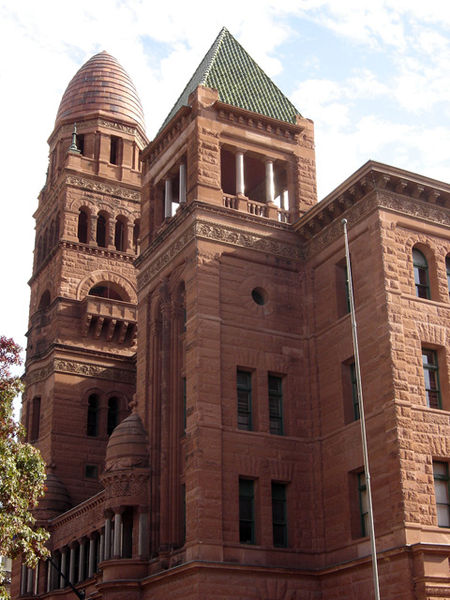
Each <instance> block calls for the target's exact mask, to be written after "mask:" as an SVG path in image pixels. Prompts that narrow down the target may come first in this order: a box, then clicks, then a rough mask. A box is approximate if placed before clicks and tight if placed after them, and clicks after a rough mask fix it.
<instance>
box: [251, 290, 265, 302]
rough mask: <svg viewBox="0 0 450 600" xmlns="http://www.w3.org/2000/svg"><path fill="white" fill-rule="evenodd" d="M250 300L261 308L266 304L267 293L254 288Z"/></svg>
mask: <svg viewBox="0 0 450 600" xmlns="http://www.w3.org/2000/svg"><path fill="white" fill-rule="evenodd" d="M252 298H253V301H254V302H256V304H259V305H260V306H262V305H263V304H265V303H266V302H267V293H266V291H265V290H263V289H262V288H259V287H258V288H254V289H253V290H252Z"/></svg>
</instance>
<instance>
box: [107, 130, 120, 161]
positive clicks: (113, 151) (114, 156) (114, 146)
mask: <svg viewBox="0 0 450 600" xmlns="http://www.w3.org/2000/svg"><path fill="white" fill-rule="evenodd" d="M119 148H120V138H118V137H116V136H115V135H112V136H111V146H110V151H109V162H110V163H111V164H112V165H118V164H119Z"/></svg>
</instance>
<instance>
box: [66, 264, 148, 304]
mask: <svg viewBox="0 0 450 600" xmlns="http://www.w3.org/2000/svg"><path fill="white" fill-rule="evenodd" d="M102 282H110V283H116V284H117V285H118V286H119V287H121V288H122V289H123V290H125V292H126V293H127V294H128V297H129V298H130V299H129V302H130V303H132V304H137V295H136V289H135V286H134V284H133V283H132V282H131V281H130V280H129V279H126V278H125V277H124V276H123V275H120V274H119V273H113V272H112V271H93V272H92V273H89V275H88V276H87V277H85V278H84V279H82V280H81V281H80V283H79V284H78V288H77V300H83V299H84V298H85V297H86V296H87V295H88V293H89V290H90V289H91V288H92V287H93V286H94V285H97V284H99V283H102Z"/></svg>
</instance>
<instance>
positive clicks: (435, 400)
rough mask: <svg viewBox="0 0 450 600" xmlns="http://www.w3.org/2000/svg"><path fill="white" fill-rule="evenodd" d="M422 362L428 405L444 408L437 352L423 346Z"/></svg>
mask: <svg viewBox="0 0 450 600" xmlns="http://www.w3.org/2000/svg"><path fill="white" fill-rule="evenodd" d="M422 364H423V376H424V378H425V394H426V398H427V406H429V407H430V408H442V407H441V391H440V387H439V367H438V357H437V352H436V351H435V350H430V349H428V348H422Z"/></svg>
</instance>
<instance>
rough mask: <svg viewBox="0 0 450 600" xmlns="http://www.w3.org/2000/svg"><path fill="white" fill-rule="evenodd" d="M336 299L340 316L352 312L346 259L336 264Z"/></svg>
mask: <svg viewBox="0 0 450 600" xmlns="http://www.w3.org/2000/svg"><path fill="white" fill-rule="evenodd" d="M336 301H337V309H338V317H343V316H344V315H346V314H348V313H349V312H350V292H349V285H348V273H347V263H346V260H345V259H343V260H341V261H339V263H338V264H337V265H336Z"/></svg>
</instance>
